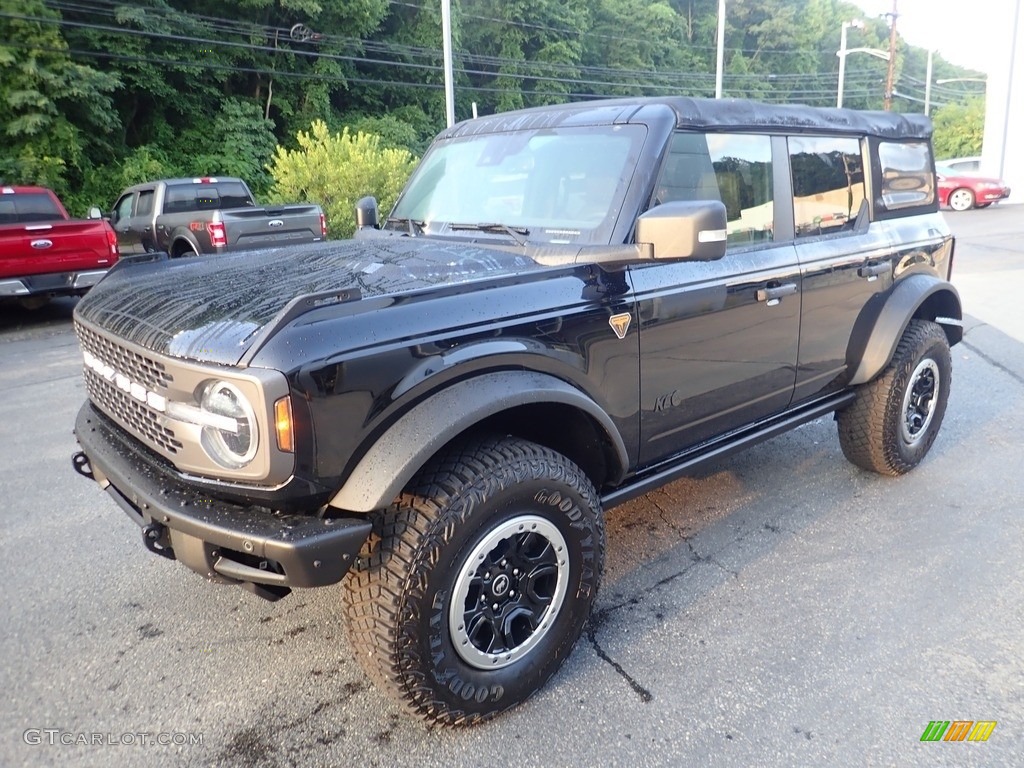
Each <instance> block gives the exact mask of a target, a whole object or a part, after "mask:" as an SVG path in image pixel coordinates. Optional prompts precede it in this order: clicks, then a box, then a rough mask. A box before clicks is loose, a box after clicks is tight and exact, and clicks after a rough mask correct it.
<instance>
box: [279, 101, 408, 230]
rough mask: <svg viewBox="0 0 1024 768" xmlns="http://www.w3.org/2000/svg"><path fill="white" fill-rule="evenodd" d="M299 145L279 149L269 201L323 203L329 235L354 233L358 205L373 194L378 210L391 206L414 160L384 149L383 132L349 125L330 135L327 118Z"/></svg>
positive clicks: (301, 136) (400, 151)
mask: <svg viewBox="0 0 1024 768" xmlns="http://www.w3.org/2000/svg"><path fill="white" fill-rule="evenodd" d="M296 138H297V140H298V145H299V148H298V149H294V150H289V149H285V148H283V147H280V146H279V147H278V148H277V150H276V152H275V153H274V160H273V163H272V164H271V165H270V166H269V167H268V170H269V171H270V175H271V176H272V177H273V179H274V186H273V187H272V188H271V190H270V194H269V195H268V199H269V200H270V202H272V203H296V202H304V201H308V202H312V203H319V204H320V205H321V206H322V207H323V209H324V213H326V214H327V226H328V233H329V236H330V237H332V238H343V237H351V235H352V233H353V232H354V231H355V214H354V210H355V203H356V201H357V200H359V198H361V197H365V196H366V195H373V196H374V197H376V198H377V202H378V204H379V205H380V210H381V211H382V212H384V213H386V212H387V211H389V210H390V209H391V206H393V205H394V203H395V200H396V199H397V198H398V193H399V192H401V191H402V186H403V185H404V184H405V181H406V179H408V178H409V174H410V173H412V169H413V168H414V167H415V165H416V159H415V158H414V157H413V156H412V154H411V153H410V152H408V151H407V150H404V149H386V148H382V147H381V140H380V137H379V136H376V135H373V134H368V133H363V132H361V131H360V132H359V133H356V134H355V135H353V134H351V133H349V130H348V129H347V128H346V129H345V130H344V131H343V132H342V133H340V134H339V133H333V134H332V133H331V132H330V131H329V130H328V128H327V124H326V123H324V122H323V121H320V120H317V121H314V122H313V124H312V126H311V128H310V131H309V132H308V133H307V132H305V131H299V133H298V135H297V137H296Z"/></svg>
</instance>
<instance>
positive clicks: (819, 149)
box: [789, 136, 864, 237]
mask: <svg viewBox="0 0 1024 768" xmlns="http://www.w3.org/2000/svg"><path fill="white" fill-rule="evenodd" d="M789 161H790V167H791V170H792V173H793V213H794V216H795V219H796V235H797V237H811V236H814V235H825V234H831V233H834V232H843V231H847V230H851V229H853V228H854V227H855V226H856V224H857V216H858V215H859V212H860V210H861V205H862V203H863V202H864V161H863V158H862V156H861V151H860V140H859V139H852V138H850V139H847V138H841V137H831V136H830V137H824V136H799V137H791V138H790V139H789Z"/></svg>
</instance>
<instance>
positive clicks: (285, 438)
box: [274, 397, 295, 453]
mask: <svg viewBox="0 0 1024 768" xmlns="http://www.w3.org/2000/svg"><path fill="white" fill-rule="evenodd" d="M274 428H275V430H276V431H277V447H278V448H279V449H280V450H282V451H285V452H286V453H294V452H295V433H294V431H293V430H292V399H291V398H290V397H282V398H281V399H280V400H278V401H277V402H276V403H274Z"/></svg>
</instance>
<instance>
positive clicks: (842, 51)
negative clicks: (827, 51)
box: [836, 19, 889, 107]
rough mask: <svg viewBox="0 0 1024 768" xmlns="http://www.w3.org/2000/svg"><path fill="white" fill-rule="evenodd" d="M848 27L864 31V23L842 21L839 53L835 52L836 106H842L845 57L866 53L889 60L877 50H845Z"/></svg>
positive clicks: (884, 53) (887, 56) (887, 53)
mask: <svg viewBox="0 0 1024 768" xmlns="http://www.w3.org/2000/svg"><path fill="white" fill-rule="evenodd" d="M850 27H856V28H857V29H864V22H863V21H861V20H860V19H854V20H853V21H844V22H843V27H842V30H841V31H840V33H839V51H838V52H836V56H838V57H839V93H838V95H837V97H836V106H837V107H842V106H843V84H844V83H845V81H846V57H847V56H849V55H850V54H851V53H866V54H868V55H870V56H874V57H875V58H878V59H884V60H885V61H888V60H889V52H888V51H880V50H878V49H877V48H847V47H846V30H848V29H849V28H850Z"/></svg>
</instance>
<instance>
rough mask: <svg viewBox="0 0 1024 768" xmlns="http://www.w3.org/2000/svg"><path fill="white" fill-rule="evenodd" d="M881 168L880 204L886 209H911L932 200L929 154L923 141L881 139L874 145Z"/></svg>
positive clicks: (933, 184) (927, 203) (929, 202)
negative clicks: (876, 147) (881, 140)
mask: <svg viewBox="0 0 1024 768" xmlns="http://www.w3.org/2000/svg"><path fill="white" fill-rule="evenodd" d="M878 160H879V163H880V164H881V167H882V205H883V206H885V208H886V209H887V210H890V211H895V210H899V209H900V208H915V207H917V206H919V205H931V204H932V203H933V202H935V177H934V176H933V175H932V153H931V150H930V148H929V146H928V143H927V142H924V141H907V142H895V141H883V142H881V143H879V145H878Z"/></svg>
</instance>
